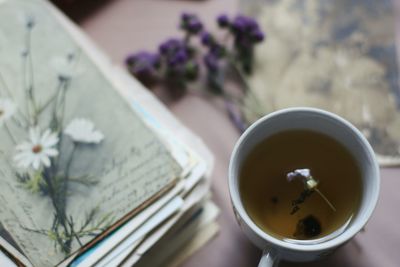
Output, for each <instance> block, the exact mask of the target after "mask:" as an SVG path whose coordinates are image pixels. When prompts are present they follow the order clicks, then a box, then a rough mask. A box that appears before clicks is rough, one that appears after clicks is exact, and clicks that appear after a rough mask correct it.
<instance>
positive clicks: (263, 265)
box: [258, 249, 279, 267]
mask: <svg viewBox="0 0 400 267" xmlns="http://www.w3.org/2000/svg"><path fill="white" fill-rule="evenodd" d="M278 264H279V258H278V255H277V254H276V253H274V252H273V251H271V250H270V249H264V251H263V255H262V257H261V260H260V263H259V264H258V267H277V266H278Z"/></svg>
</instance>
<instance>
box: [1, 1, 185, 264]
mask: <svg viewBox="0 0 400 267" xmlns="http://www.w3.org/2000/svg"><path fill="white" fill-rule="evenodd" d="M0 7H1V8H0V21H2V23H1V25H2V27H1V29H0V58H1V61H0V75H1V84H0V111H1V113H0V150H1V154H0V157H1V160H0V183H1V187H0V221H1V223H2V225H3V227H4V229H5V231H2V233H3V234H2V238H1V239H0V246H1V247H2V248H3V249H6V250H7V248H8V250H7V251H8V253H11V254H13V256H14V257H16V258H17V259H18V260H19V261H20V263H23V264H25V265H28V266H43V267H45V266H54V265H57V264H59V263H60V262H62V261H63V260H65V259H66V258H68V257H69V256H70V255H72V254H74V253H75V252H77V251H79V250H81V249H82V248H85V247H87V246H89V245H92V244H94V241H96V240H98V239H99V237H101V236H104V235H105V234H107V233H108V232H110V231H111V230H113V229H116V228H117V227H118V226H120V225H122V224H123V223H124V222H126V221H128V220H129V219H131V218H132V217H133V216H134V215H136V214H137V213H138V212H139V211H141V210H143V209H144V208H145V207H147V206H148V205H150V204H151V203H152V202H154V201H155V200H157V199H158V198H159V197H161V196H162V195H164V193H166V192H168V191H169V190H171V189H172V188H173V187H174V186H175V185H176V184H177V183H178V181H179V180H180V179H181V178H180V177H181V174H182V171H183V170H182V167H181V165H180V164H178V162H177V159H176V157H174V156H173V155H172V154H171V151H170V149H169V148H167V147H166V145H165V142H163V140H162V139H161V137H160V135H159V134H157V133H155V132H154V130H153V129H152V128H150V127H149V126H148V125H147V124H146V123H145V122H144V120H143V119H142V118H141V117H140V116H139V115H138V113H137V112H135V111H134V110H133V109H132V108H131V107H130V105H129V103H128V102H127V101H126V99H124V98H123V97H121V95H120V94H119V92H118V91H119V89H118V88H117V87H118V85H117V84H115V83H114V81H113V80H112V79H111V78H110V77H108V74H107V73H104V69H101V68H99V67H98V65H96V64H95V63H94V62H93V58H91V57H90V55H88V54H87V53H85V52H83V48H82V47H81V46H80V44H79V43H77V42H76V40H75V39H74V38H72V37H71V35H70V33H69V32H68V31H67V30H65V28H64V27H63V26H61V24H60V21H59V20H58V19H57V18H56V17H55V16H54V15H53V13H52V12H50V9H49V8H48V6H47V4H46V3H45V2H44V1H39V0H33V1H27V0H13V1H1V2H0ZM5 36H6V38H5ZM4 233H7V234H8V235H5V234H4ZM38 244H40V245H39V246H38Z"/></svg>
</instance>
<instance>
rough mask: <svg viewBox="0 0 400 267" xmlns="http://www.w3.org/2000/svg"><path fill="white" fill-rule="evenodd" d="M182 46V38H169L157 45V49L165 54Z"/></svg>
mask: <svg viewBox="0 0 400 267" xmlns="http://www.w3.org/2000/svg"><path fill="white" fill-rule="evenodd" d="M184 46H185V45H184V43H183V42H182V40H179V39H175V38H171V39H168V40H167V41H165V42H164V43H162V44H161V45H160V46H159V51H160V53H161V54H162V55H166V54H168V53H171V52H175V51H176V50H179V49H181V48H182V47H184Z"/></svg>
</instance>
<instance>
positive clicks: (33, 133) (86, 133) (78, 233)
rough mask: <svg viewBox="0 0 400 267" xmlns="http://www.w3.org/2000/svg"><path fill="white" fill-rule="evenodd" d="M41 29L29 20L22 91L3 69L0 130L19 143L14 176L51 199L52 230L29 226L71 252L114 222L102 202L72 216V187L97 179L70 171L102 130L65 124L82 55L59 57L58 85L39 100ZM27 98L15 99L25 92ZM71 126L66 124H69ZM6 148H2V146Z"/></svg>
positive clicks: (80, 122) (85, 122)
mask: <svg viewBox="0 0 400 267" xmlns="http://www.w3.org/2000/svg"><path fill="white" fill-rule="evenodd" d="M35 27H36V22H35V20H34V18H33V17H29V19H27V20H26V22H25V35H26V36H25V37H26V38H25V42H26V43H25V49H24V50H23V53H22V54H21V57H20V59H21V60H22V65H23V73H22V77H23V81H22V84H23V88H22V90H23V93H24V94H20V95H18V94H17V93H16V90H18V89H14V88H13V89H12V90H11V88H9V86H8V84H7V79H8V78H9V77H5V76H3V75H2V73H0V131H1V132H2V133H4V134H6V135H7V137H8V138H9V141H10V142H11V144H13V145H14V149H13V151H14V154H13V165H14V166H15V170H16V171H15V174H16V177H17V178H18V181H19V183H20V184H21V187H22V188H25V189H26V191H27V194H32V195H35V196H39V197H41V198H44V199H46V200H48V201H49V203H51V206H52V208H53V210H52V211H51V212H50V214H51V215H52V217H53V220H52V224H51V225H49V228H48V229H30V228H27V227H23V226H22V227H23V229H24V230H26V231H29V232H31V233H33V234H40V235H44V236H47V237H48V238H49V239H50V240H52V241H53V242H54V245H55V247H56V248H58V249H59V251H61V252H63V253H65V254H66V255H67V254H69V253H70V252H71V250H72V243H73V242H76V243H77V244H79V245H80V246H82V242H81V239H82V238H84V237H92V236H96V235H98V234H99V233H101V232H102V231H104V229H105V228H107V227H108V226H109V225H110V224H111V222H112V221H113V217H112V216H111V215H112V214H111V213H107V214H100V211H99V208H98V206H96V207H95V208H92V209H91V210H90V211H89V212H88V213H87V214H86V216H84V219H83V220H79V222H75V221H74V218H73V216H72V215H71V214H68V209H67V207H68V202H69V201H68V199H69V197H70V196H72V195H73V194H78V193H76V192H72V190H71V185H72V184H77V185H79V186H84V187H86V188H89V187H90V186H92V185H95V184H96V183H97V182H98V181H96V177H93V176H92V175H90V174H85V175H81V176H78V177H76V176H73V175H71V169H72V167H73V165H74V159H75V158H76V157H77V154H76V151H77V150H79V149H81V147H82V146H90V148H91V149H94V150H95V149H96V147H100V146H101V145H102V142H103V140H104V138H105V137H104V135H103V133H102V132H101V131H100V130H98V129H96V127H95V124H94V122H92V121H91V120H90V119H87V118H72V119H71V120H70V122H69V123H68V124H66V122H65V118H64V114H65V109H66V101H67V95H68V92H69V91H70V89H72V88H70V87H71V81H72V79H73V78H74V77H75V74H76V73H75V70H76V64H77V63H78V59H79V53H69V54H68V55H67V56H65V57H64V58H63V59H60V58H59V59H58V60H57V64H56V67H54V66H53V67H52V68H53V70H55V71H56V75H57V76H56V77H54V78H55V80H56V81H57V86H56V88H55V90H54V92H53V94H51V93H50V94H48V95H47V97H48V99H38V97H37V96H38V94H37V93H35V89H36V88H37V85H36V84H35V75H34V74H35V73H34V65H35V62H34V61H33V57H32V51H31V47H32V46H31V41H32V37H33V36H32V32H33V31H34V29H35ZM21 95H22V96H23V99H18V100H20V101H16V99H17V98H18V97H20V96H21ZM65 125H66V126H65ZM1 149H2V148H1Z"/></svg>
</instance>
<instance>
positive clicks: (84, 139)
mask: <svg viewBox="0 0 400 267" xmlns="http://www.w3.org/2000/svg"><path fill="white" fill-rule="evenodd" d="M64 133H65V134H66V135H68V136H70V137H71V138H72V140H73V141H74V142H78V143H87V144H90V143H95V144H98V143H100V142H101V141H102V140H103V139H104V135H103V134H102V133H101V132H100V131H98V130H95V129H94V123H93V122H92V121H90V120H88V119H83V118H78V119H74V120H72V121H71V122H70V123H69V124H68V126H67V128H66V129H65V130H64Z"/></svg>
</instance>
